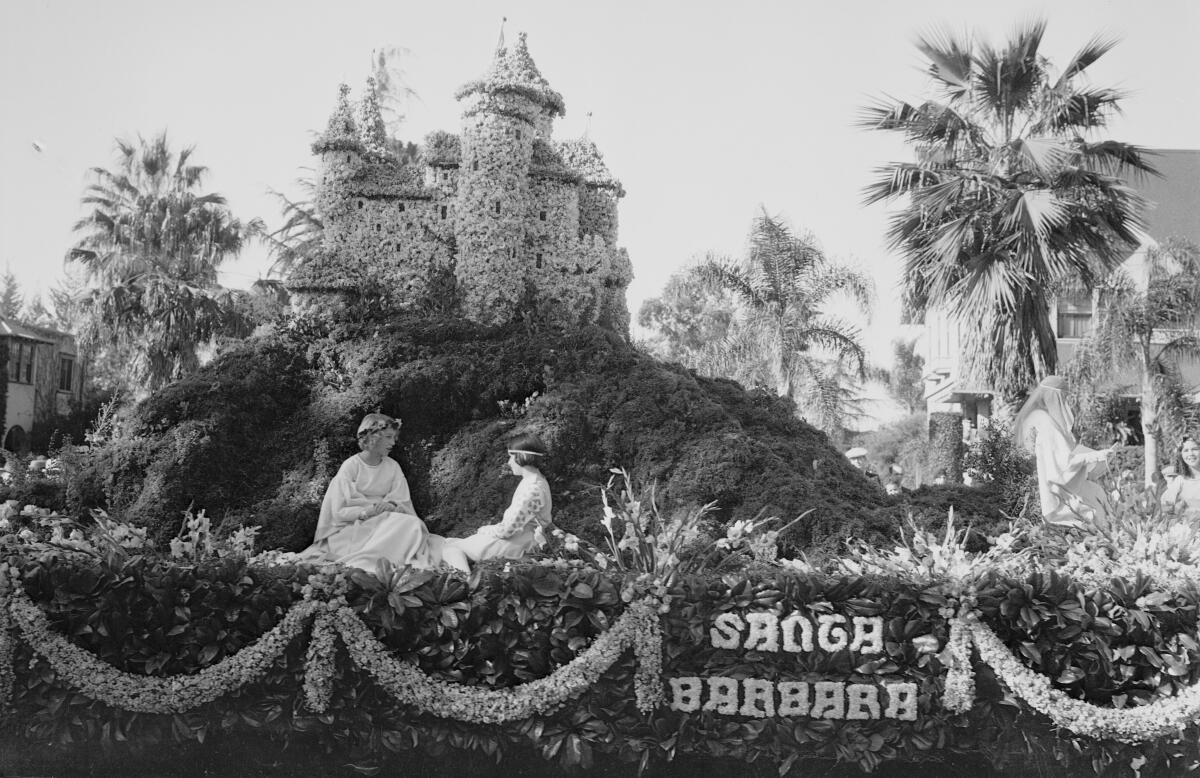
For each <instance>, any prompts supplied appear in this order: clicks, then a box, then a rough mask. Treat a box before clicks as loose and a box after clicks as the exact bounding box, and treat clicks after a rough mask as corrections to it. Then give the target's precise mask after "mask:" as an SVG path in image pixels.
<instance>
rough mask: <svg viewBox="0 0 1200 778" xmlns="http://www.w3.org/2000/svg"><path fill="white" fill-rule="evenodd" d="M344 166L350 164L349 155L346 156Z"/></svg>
mask: <svg viewBox="0 0 1200 778" xmlns="http://www.w3.org/2000/svg"><path fill="white" fill-rule="evenodd" d="M346 164H347V165H349V164H350V155H349V154H347V155H346Z"/></svg>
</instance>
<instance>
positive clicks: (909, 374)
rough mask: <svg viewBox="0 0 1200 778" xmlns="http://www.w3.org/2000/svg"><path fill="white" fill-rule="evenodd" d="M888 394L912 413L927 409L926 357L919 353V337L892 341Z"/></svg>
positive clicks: (887, 373) (885, 382) (886, 377)
mask: <svg viewBox="0 0 1200 778" xmlns="http://www.w3.org/2000/svg"><path fill="white" fill-rule="evenodd" d="M883 378H884V385H885V386H886V387H887V392H888V396H889V397H891V398H892V399H893V400H895V401H896V402H897V403H898V404H899V405H900V406H901V407H902V408H904V410H906V411H908V412H909V413H910V414H913V413H919V412H922V411H924V410H925V381H924V378H925V357H923V356H921V355H920V354H918V353H917V339H916V338H911V339H908V340H906V339H904V338H897V339H896V340H894V341H892V369H891V370H888V371H885V373H884V375H883Z"/></svg>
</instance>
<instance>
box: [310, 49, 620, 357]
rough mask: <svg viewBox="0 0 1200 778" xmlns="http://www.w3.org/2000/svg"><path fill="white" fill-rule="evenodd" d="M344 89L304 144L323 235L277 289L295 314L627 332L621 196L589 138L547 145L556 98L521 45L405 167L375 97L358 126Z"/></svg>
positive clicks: (364, 106) (462, 93)
mask: <svg viewBox="0 0 1200 778" xmlns="http://www.w3.org/2000/svg"><path fill="white" fill-rule="evenodd" d="M349 91H350V90H349V88H348V87H346V86H345V85H343V86H342V87H341V94H340V97H339V100H338V105H337V108H336V109H335V110H334V112H333V115H332V116H331V117H330V120H329V126H328V127H327V129H326V130H325V132H324V133H323V134H322V135H321V136H320V137H319V138H318V139H317V140H316V142H314V143H313V152H314V153H315V154H317V155H318V157H319V166H318V179H317V202H316V204H317V210H318V213H319V215H320V217H321V219H322V221H323V223H324V237H323V247H322V250H321V252H320V253H319V255H318V256H317V257H316V258H315V259H314V260H313V261H312V262H310V263H309V264H307V265H306V266H304V267H303V268H301V269H300V270H298V271H297V272H296V273H295V274H293V277H292V278H291V279H289V281H288V286H289V288H290V289H291V290H292V291H293V293H295V294H296V295H297V297H298V299H299V301H300V303H301V304H302V305H306V304H307V305H313V304H316V305H327V304H332V303H335V302H337V301H339V300H345V299H348V298H352V297H355V296H359V295H365V294H378V296H379V299H381V300H382V301H383V302H384V304H385V305H387V306H391V307H393V308H394V309H396V310H400V309H404V308H409V307H413V306H417V305H421V306H424V305H427V304H429V303H431V302H434V303H435V304H442V305H447V306H451V307H452V308H454V309H456V310H458V311H459V312H460V313H461V314H462V315H464V316H466V317H467V318H469V319H472V320H474V321H478V322H482V323H486V324H498V323H503V322H507V321H512V320H514V319H517V318H521V317H524V318H531V319H536V320H539V321H549V322H554V323H558V324H561V325H579V324H592V323H596V324H600V325H602V326H605V327H608V328H611V329H614V330H616V331H617V332H620V333H622V334H627V333H628V327H629V312H628V309H627V307H626V303H625V289H626V287H627V286H628V285H629V281H630V279H631V277H632V269H631V266H630V263H629V256H628V254H627V253H626V252H625V250H624V249H622V248H618V246H617V200H619V199H620V198H621V197H623V196H624V194H625V192H624V190H623V189H622V187H621V184H620V182H619V181H617V180H616V179H615V178H613V176H612V175H611V174H610V173H609V171H608V168H607V167H606V166H605V164H604V161H603V159H602V158H601V155H600V153H599V151H598V150H597V149H596V146H595V144H594V143H592V142H591V141H590V140H587V139H586V138H584V139H580V140H574V141H565V142H557V141H554V140H552V139H551V125H552V123H553V121H554V118H555V117H556V116H562V115H563V112H564V105H563V99H562V95H560V94H559V93H558V92H555V91H554V90H553V89H551V88H550V85H549V84H548V83H547V82H546V79H545V78H543V77H542V75H541V73H540V72H539V71H538V69H537V66H536V65H535V64H534V62H533V60H532V59H531V58H530V56H529V51H528V49H527V48H526V45H525V35H524V34H523V33H522V34H521V36H520V39H519V40H518V42H517V44H516V45H515V46H511V47H504V46H501V47H499V48H498V49H497V50H496V56H495V59H494V60H493V62H492V65H491V68H490V69H489V70H488V72H487V73H486V74H485V75H484V76H483V78H481V79H479V80H477V81H472V82H471V83H469V84H466V85H465V86H463V87H461V88H460V89H459V90H458V92H457V93H456V95H455V96H456V97H457V98H458V99H459V100H460V101H462V102H463V106H464V107H463V122H462V134H461V135H457V136H456V135H451V134H449V133H444V132H435V133H432V134H431V135H429V136H428V137H427V138H426V142H425V145H424V147H423V148H422V150H421V155H420V159H419V162H418V163H416V164H412V163H410V164H407V165H405V164H402V163H401V161H400V160H399V158H397V157H396V156H395V155H393V154H390V153H389V152H388V150H387V138H386V134H385V131H384V124H383V119H382V117H381V113H380V109H379V103H378V101H377V99H376V97H375V92H374V89H373V88H372V85H370V84H369V85H368V89H367V91H366V95H365V97H364V98H363V99H362V101H361V102H360V104H359V106H358V111H357V116H356V115H355V113H356V112H355V111H354V110H352V106H351V103H350V100H349Z"/></svg>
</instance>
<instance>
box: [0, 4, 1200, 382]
mask: <svg viewBox="0 0 1200 778" xmlns="http://www.w3.org/2000/svg"><path fill="white" fill-rule="evenodd" d="M502 15H506V16H507V17H508V23H507V27H506V29H507V36H508V39H509V40H510V41H513V40H515V39H516V35H517V33H518V32H520V31H525V32H527V33H528V36H529V37H528V39H529V49H530V53H531V54H532V56H533V58H534V60H535V61H536V62H537V64H538V66H539V68H540V69H541V71H542V73H543V75H544V76H545V77H546V78H547V80H548V81H549V82H550V85H551V86H552V87H553V88H554V89H556V90H558V91H559V92H561V93H562V94H563V96H564V98H565V100H566V106H567V115H566V117H565V118H562V119H559V120H558V122H557V124H556V129H555V134H556V136H557V137H559V138H569V137H576V136H579V135H581V134H582V133H583V132H584V131H585V129H587V127H588V118H587V115H588V114H589V113H590V114H592V118H591V120H590V130H589V135H590V137H591V138H592V139H593V140H595V141H596V143H597V144H598V145H599V146H600V148H601V150H602V151H603V152H604V154H605V156H606V160H607V162H608V165H609V167H610V168H611V170H612V171H613V173H614V174H615V175H616V176H617V177H619V178H620V179H621V180H622V181H623V183H624V184H625V188H626V190H627V191H628V195H627V197H626V198H625V199H624V200H623V201H622V202H621V216H620V218H621V243H622V245H624V246H625V247H626V248H628V250H629V253H630V256H631V258H632V261H633V267H634V273H635V276H636V277H635V280H634V282H633V284H632V285H631V287H630V290H629V297H630V308H631V310H633V311H634V312H635V315H636V311H637V308H638V306H639V305H640V304H641V302H642V301H643V300H644V299H646V298H647V297H651V296H654V295H655V294H657V293H658V292H659V291H660V290H661V288H662V286H663V284H664V282H665V281H666V279H667V278H668V276H669V275H670V274H671V273H672V272H673V271H674V270H676V269H678V268H679V267H681V266H683V265H684V264H686V263H687V262H688V261H689V260H690V259H692V258H694V257H696V256H698V255H701V254H703V253H705V252H707V251H717V252H724V253H731V254H736V253H738V252H739V251H740V249H741V247H742V246H743V244H744V242H745V236H746V232H747V228H748V225H749V223H750V220H751V218H752V217H753V216H754V215H755V214H756V213H757V212H758V211H759V209H760V208H762V207H765V208H766V209H767V210H768V211H769V212H771V213H772V214H778V215H782V216H784V217H786V218H787V219H788V220H789V221H790V223H791V224H793V225H794V226H795V227H796V228H798V229H804V230H809V231H811V232H812V233H814V234H815V235H816V236H817V237H818V238H819V239H820V241H821V243H822V244H823V246H824V247H825V249H826V250H827V251H828V252H829V253H831V254H832V255H834V256H836V257H839V258H841V259H844V260H847V261H853V262H858V263H861V264H862V265H863V266H864V267H865V268H866V269H868V270H869V271H870V273H871V274H872V275H873V276H874V277H875V278H876V281H877V284H878V293H879V304H878V306H877V311H876V315H875V320H874V322H873V323H872V325H871V326H870V328H869V330H868V338H869V343H870V345H871V346H872V350H873V351H874V352H875V355H876V358H877V359H878V360H879V361H881V362H886V361H887V343H888V341H889V340H890V339H891V338H892V337H894V336H895V334H896V322H897V320H898V309H897V304H896V298H897V293H896V290H895V284H896V280H897V267H898V264H899V262H898V260H897V258H896V257H894V256H889V255H888V253H887V251H886V249H885V247H884V241H883V232H884V228H885V221H886V212H885V210H884V208H883V207H880V206H875V207H871V208H863V207H862V206H861V205H860V199H861V194H860V191H861V188H862V187H863V185H864V184H865V183H866V182H867V181H868V180H869V179H870V177H871V171H872V169H873V168H874V167H876V166H878V165H880V164H882V163H884V162H886V161H888V160H895V159H908V158H909V153H908V151H907V149H905V148H904V147H903V145H901V144H900V143H899V141H898V140H897V139H894V138H891V137H889V136H887V135H885V134H882V133H869V132H865V131H862V130H859V129H856V128H855V127H854V126H853V124H854V120H855V114H856V111H857V109H858V108H859V107H860V106H862V105H863V104H865V103H866V102H868V101H869V100H871V99H872V98H873V97H876V96H879V95H882V94H885V93H886V94H890V95H893V96H897V97H903V98H918V97H920V96H921V95H922V94H923V90H924V88H925V86H926V79H925V77H924V76H923V74H922V73H921V72H920V71H919V69H918V63H919V59H918V56H917V53H916V50H915V48H914V47H913V45H912V44H913V39H914V37H915V36H916V35H917V34H918V33H920V32H922V31H926V30H928V29H930V28H931V27H934V26H949V27H950V28H952V29H959V30H966V29H969V30H974V31H977V32H978V33H980V34H981V35H983V36H985V37H988V38H991V39H993V40H1001V39H1003V37H1004V36H1005V35H1006V34H1007V33H1008V32H1009V31H1010V30H1011V29H1012V28H1013V27H1014V25H1015V24H1017V23H1018V22H1019V21H1021V20H1023V19H1029V18H1032V17H1043V18H1045V19H1047V21H1048V22H1049V28H1048V31H1047V36H1046V40H1045V44H1044V46H1043V52H1044V53H1045V54H1047V55H1049V56H1050V57H1051V58H1052V59H1053V60H1054V61H1056V62H1059V63H1062V62H1065V61H1066V60H1067V58H1069V57H1070V56H1071V55H1072V54H1073V53H1074V52H1075V51H1076V50H1077V49H1078V48H1079V47H1080V46H1081V45H1082V44H1083V43H1084V42H1085V41H1086V40H1087V39H1089V38H1090V37H1092V36H1093V35H1095V34H1097V33H1100V34H1110V35H1115V36H1118V37H1120V38H1121V41H1122V42H1121V43H1120V45H1118V46H1117V48H1116V49H1115V50H1113V51H1112V52H1110V53H1109V54H1108V55H1107V56H1105V57H1104V58H1103V59H1102V60H1101V61H1100V62H1099V63H1098V64H1097V65H1096V66H1095V67H1094V68H1093V69H1092V70H1091V71H1090V72H1091V74H1092V81H1093V82H1094V83H1097V84H1103V85H1114V86H1119V87H1121V88H1123V89H1125V90H1127V91H1128V93H1129V96H1128V99H1127V100H1126V101H1125V103H1124V107H1125V116H1123V117H1118V118H1117V119H1116V120H1114V122H1113V123H1112V129H1111V133H1110V135H1111V137H1114V138H1118V139H1121V140H1126V141H1129V142H1133V143H1138V144H1141V145H1144V146H1149V147H1156V148H1200V99H1198V98H1200V89H1198V88H1197V87H1198V84H1197V76H1196V72H1197V70H1196V67H1195V62H1194V54H1193V50H1194V48H1195V45H1196V41H1197V40H1200V2H1196V0H1136V1H1135V0H1086V1H1085V0H1080V1H1079V2H1075V1H1069V2H1066V1H1064V2H1028V1H1023V0H1015V1H1013V2H1007V3H998V2H994V1H992V2H974V1H973V0H972V1H967V0H923V1H921V2H912V1H911V0H905V2H895V1H894V0H887V1H881V2H853V1H852V0H849V1H843V2H829V1H828V0H823V1H822V2H799V1H798V0H788V1H786V2H785V1H782V0H781V1H780V2H740V3H732V2H728V0H722V1H721V2H714V1H712V0H689V1H688V2H650V1H649V0H640V1H639V2H633V1H632V0H628V1H627V0H607V1H606V2H596V3H591V4H586V5H585V4H583V3H577V2H566V1H565V0H553V1H552V2H532V1H530V2H524V1H519V0H510V2H506V3H483V2H449V1H444V2H437V3H433V2H419V3H418V2H379V3H370V2H337V3H333V2H328V0H323V1H322V2H313V1H311V0H279V1H275V0H272V1H270V2H264V1H259V0H239V1H238V2H233V1H232V0H210V2H206V3H195V2H187V3H183V2H176V1H175V0H95V1H93V0H75V1H73V2H61V1H60V2H48V1H44V0H43V1H37V0H4V2H3V3H2V4H0V116H3V119H2V122H0V263H6V264H7V265H8V267H9V268H11V270H12V271H13V272H14V273H15V274H16V276H17V278H18V279H19V281H20V282H21V283H22V285H23V286H24V287H25V288H26V290H27V291H35V292H37V291H41V292H44V291H45V290H46V289H48V288H50V287H51V286H53V284H54V282H55V280H56V278H57V277H59V276H60V275H61V273H62V257H63V254H64V252H65V250H66V249H67V247H68V246H69V245H70V244H71V242H72V236H71V229H70V228H71V225H72V223H73V222H74V221H75V220H76V219H78V218H79V217H80V216H81V215H82V213H83V212H82V210H81V208H80V205H79V196H80V194H81V192H82V190H83V187H84V185H85V172H86V170H87V168H89V167H90V166H95V165H100V166H107V165H109V164H111V161H112V150H113V138H114V137H116V136H123V137H131V136H134V135H136V134H138V133H141V134H143V135H147V136H149V135H151V134H154V133H155V132H157V131H159V130H161V129H163V128H165V129H167V130H168V132H169V134H170V138H171V139H172V141H173V143H174V144H175V146H176V147H182V146H185V145H192V144H194V145H195V146H196V153H195V157H194V159H195V160H196V161H197V162H199V163H200V164H204V165H207V166H208V167H209V168H210V169H211V175H210V177H209V179H208V182H207V189H209V190H210V191H217V192H220V193H222V194H224V195H225V196H226V197H227V198H228V200H229V204H230V206H231V208H232V209H233V211H234V212H235V213H236V214H237V215H238V216H239V217H242V218H243V219H246V218H250V217H253V216H260V217H262V218H264V219H265V220H266V221H267V223H268V224H269V225H277V224H278V223H279V221H280V219H279V216H278V209H277V207H276V205H275V203H274V201H272V200H271V199H270V198H269V197H268V196H267V195H266V191H267V189H268V188H276V189H282V190H285V191H294V183H293V182H294V180H295V179H296V178H297V176H299V175H301V174H302V173H303V171H302V168H305V167H308V166H311V165H312V164H313V157H312V155H311V152H310V150H309V145H310V143H311V141H312V137H313V133H314V131H316V130H319V129H321V128H323V127H324V125H325V122H326V120H327V118H328V116H329V113H330V111H331V110H332V108H333V106H334V102H335V98H336V95H337V85H338V84H339V82H342V81H345V82H348V83H349V84H351V86H352V87H353V88H354V89H355V92H356V93H358V92H359V91H360V90H361V87H362V84H363V81H364V80H365V78H366V76H367V75H368V74H369V58H370V53H371V51H372V49H375V48H378V47H381V46H400V47H404V48H406V49H408V50H409V52H410V54H409V56H408V57H407V58H406V60H405V62H404V64H405V68H406V71H407V73H406V75H407V79H408V83H409V85H410V86H411V87H412V88H413V89H414V90H415V91H416V92H417V94H418V96H419V99H418V100H416V101H415V102H413V103H412V104H411V105H410V106H409V110H408V118H407V121H406V123H405V124H404V126H403V128H402V131H401V135H402V137H404V138H405V139H406V140H413V141H418V142H419V141H420V140H421V139H422V138H423V137H424V136H425V135H426V134H427V133H428V132H430V131H432V130H435V129H446V130H450V131H453V132H457V131H458V130H459V105H458V103H457V102H456V101H455V100H454V97H453V92H454V90H455V89H456V88H457V87H458V86H460V85H461V84H463V83H464V82H466V81H469V80H471V79H473V78H475V77H477V76H479V75H480V74H482V73H483V71H484V70H485V69H486V67H487V65H488V63H489V61H490V59H491V55H492V52H493V50H494V48H495V45H496V41H497V35H498V32H499V28H500V21H501V16H502ZM35 142H36V143H37V144H38V145H39V146H40V147H41V148H42V150H41V151H38V150H36V149H35V147H34V143H35ZM266 267H267V261H266V256H265V251H264V250H263V249H261V248H259V247H252V248H251V249H249V250H247V251H246V252H245V254H244V255H243V257H242V258H241V259H240V260H238V261H237V262H231V263H230V264H229V265H228V266H227V270H228V272H227V273H225V274H224V276H223V279H224V281H225V283H227V284H229V285H233V286H246V285H248V284H249V283H251V282H252V281H253V280H254V279H256V278H258V277H260V276H261V275H263V274H264V273H265V272H266Z"/></svg>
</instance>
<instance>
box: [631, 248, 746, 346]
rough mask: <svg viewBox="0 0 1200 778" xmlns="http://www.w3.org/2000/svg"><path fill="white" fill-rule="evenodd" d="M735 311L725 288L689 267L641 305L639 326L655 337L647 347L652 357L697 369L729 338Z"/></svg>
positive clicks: (732, 299)
mask: <svg viewBox="0 0 1200 778" xmlns="http://www.w3.org/2000/svg"><path fill="white" fill-rule="evenodd" d="M736 308H737V303H736V301H735V300H734V298H733V295H732V294H730V293H729V291H728V290H727V289H725V287H723V286H721V285H720V284H718V283H715V282H714V281H713V280H712V279H711V278H707V277H705V276H704V275H703V274H702V273H701V272H700V269H699V267H697V266H692V267H688V268H685V269H684V270H682V271H680V272H678V273H675V274H674V275H672V276H671V277H670V278H669V279H667V283H666V286H664V287H663V291H662V294H661V295H659V296H658V297H652V298H650V299H648V300H646V301H645V302H644V303H642V307H641V309H640V310H639V311H638V324H639V325H641V326H642V327H645V328H646V329H648V330H651V331H652V332H654V333H655V334H654V337H653V339H652V340H651V341H650V342H649V343H648V344H647V345H648V346H649V347H650V349H651V350H652V351H653V352H654V353H655V355H657V356H659V357H662V358H663V359H667V360H672V361H675V362H682V363H683V364H685V365H687V366H688V367H691V368H695V369H699V368H700V367H701V365H702V364H703V363H704V360H705V354H706V353H708V351H709V350H710V349H711V347H712V345H713V344H714V343H719V342H720V341H722V340H724V339H725V338H726V336H728V334H729V328H730V325H731V324H732V323H733V317H734V314H735V313H736Z"/></svg>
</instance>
